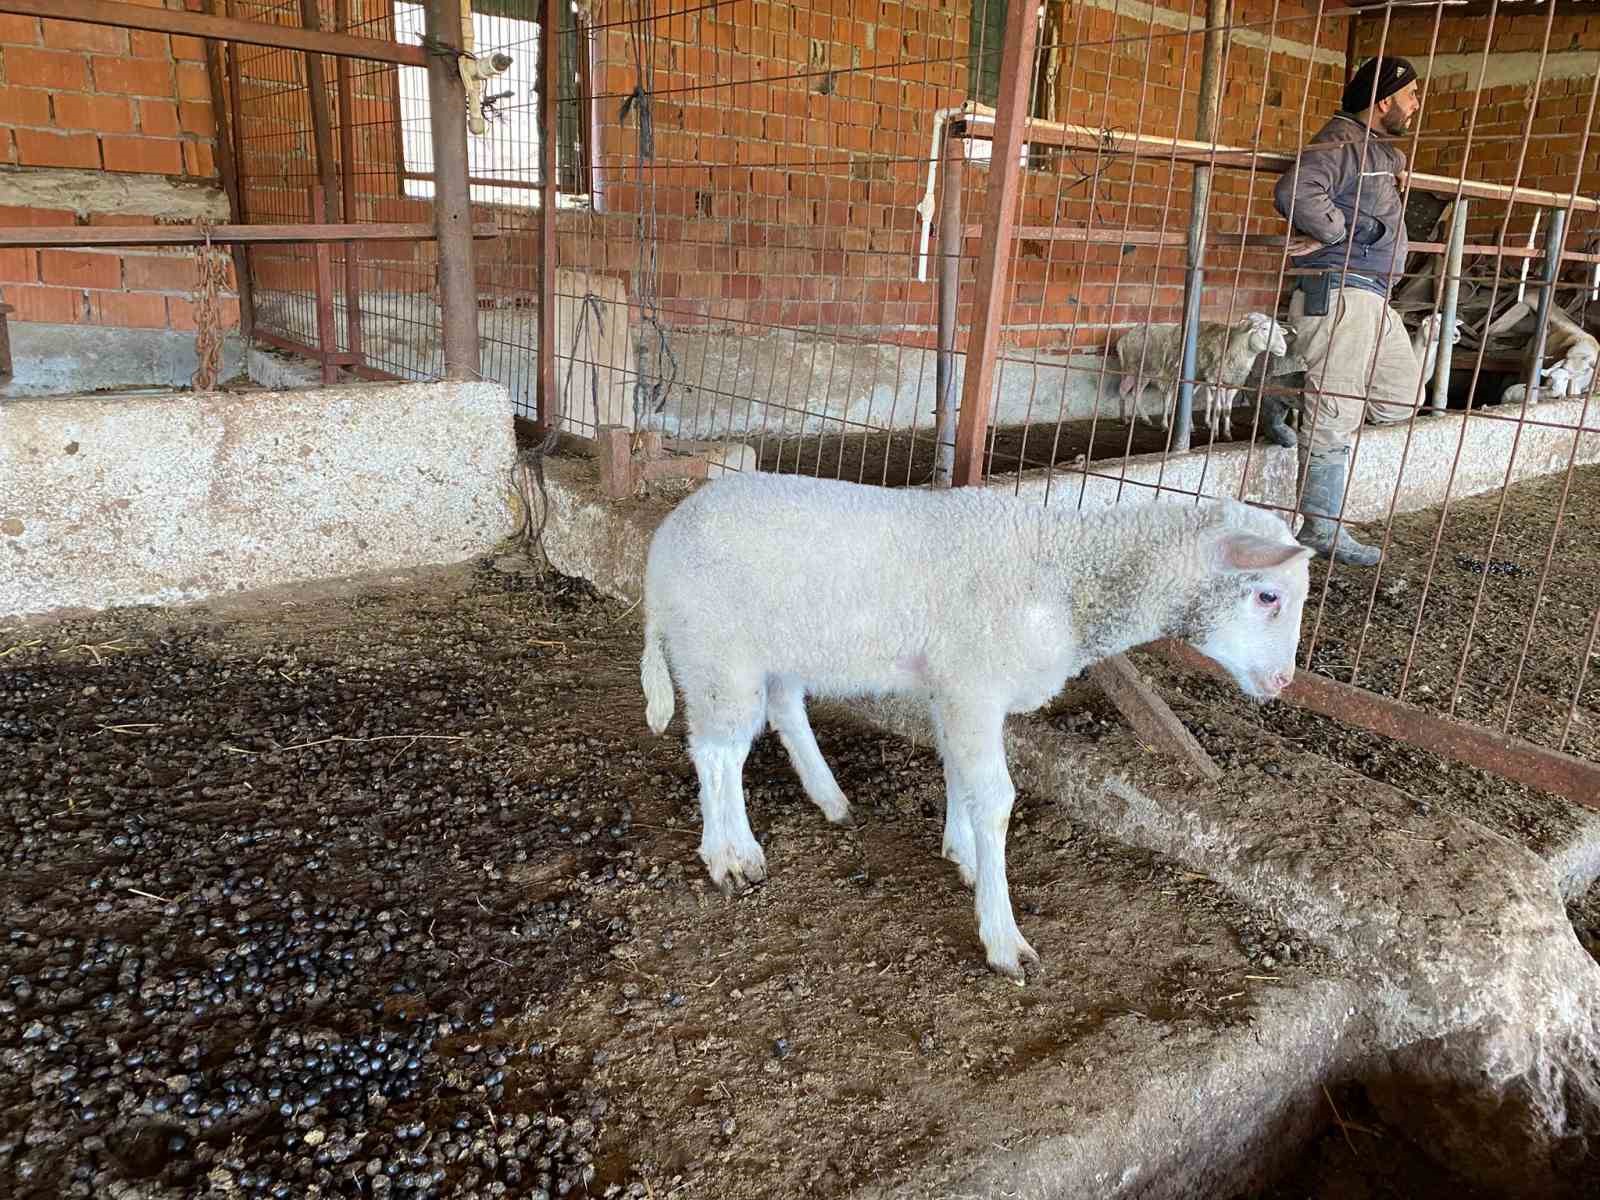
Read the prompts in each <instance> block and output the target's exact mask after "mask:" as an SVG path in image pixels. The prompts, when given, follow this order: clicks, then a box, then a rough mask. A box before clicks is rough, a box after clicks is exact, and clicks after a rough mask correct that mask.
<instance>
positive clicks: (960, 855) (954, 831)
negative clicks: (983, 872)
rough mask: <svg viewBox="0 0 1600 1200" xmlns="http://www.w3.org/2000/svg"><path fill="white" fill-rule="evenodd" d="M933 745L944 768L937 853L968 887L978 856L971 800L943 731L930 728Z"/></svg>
mask: <svg viewBox="0 0 1600 1200" xmlns="http://www.w3.org/2000/svg"><path fill="white" fill-rule="evenodd" d="M933 734H934V744H935V746H936V747H937V748H938V751H939V761H940V762H942V763H943V764H944V845H943V846H942V847H941V848H940V853H941V854H943V855H944V857H945V858H947V859H949V860H950V861H951V862H953V863H955V865H956V870H957V871H959V872H960V874H961V882H962V883H964V884H966V885H967V886H968V887H972V886H973V885H974V884H975V883H976V882H977V878H978V852H977V850H976V849H975V848H974V846H973V841H972V807H971V796H970V795H969V794H968V792H967V789H966V781H965V780H964V779H963V778H962V776H961V774H960V773H959V772H958V771H957V770H956V769H955V766H954V763H953V760H952V758H951V756H950V753H949V751H948V749H947V748H946V746H945V739H944V728H943V726H941V725H940V724H939V722H938V721H935V722H934V724H933Z"/></svg>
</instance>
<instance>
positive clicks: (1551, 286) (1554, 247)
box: [1526, 208, 1567, 402]
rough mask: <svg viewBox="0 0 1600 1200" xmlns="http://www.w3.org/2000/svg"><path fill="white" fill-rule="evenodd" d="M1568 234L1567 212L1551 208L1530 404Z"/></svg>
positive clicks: (1533, 349) (1529, 381)
mask: <svg viewBox="0 0 1600 1200" xmlns="http://www.w3.org/2000/svg"><path fill="white" fill-rule="evenodd" d="M1566 234H1567V210H1566V209H1564V208H1552V209H1551V210H1550V224H1548V225H1546V226H1545V231H1544V278H1543V279H1542V280H1540V281H1539V315H1538V317H1537V319H1536V320H1535V321H1534V325H1533V342H1532V343H1531V345H1530V347H1529V349H1530V351H1531V355H1530V357H1529V360H1528V378H1527V380H1526V383H1527V387H1528V400H1529V401H1530V402H1531V401H1532V400H1533V397H1534V391H1533V389H1534V388H1536V387H1538V386H1539V366H1540V364H1541V363H1542V362H1543V361H1544V340H1545V335H1546V334H1548V333H1549V332H1550V308H1551V306H1552V305H1554V304H1555V296H1556V276H1557V275H1559V274H1560V273H1561V246H1562V242H1563V241H1565V239H1566Z"/></svg>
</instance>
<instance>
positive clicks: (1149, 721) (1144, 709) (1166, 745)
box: [1089, 654, 1222, 783]
mask: <svg viewBox="0 0 1600 1200" xmlns="http://www.w3.org/2000/svg"><path fill="white" fill-rule="evenodd" d="M1089 678H1090V679H1092V680H1094V682H1095V683H1096V684H1098V685H1099V687H1100V690H1101V691H1103V692H1105V694H1106V696H1107V697H1108V698H1109V699H1110V701H1111V703H1112V704H1114V705H1116V706H1117V711H1118V712H1119V713H1121V714H1122V715H1123V717H1125V718H1126V719H1127V722H1128V724H1129V725H1132V726H1133V731H1134V732H1135V733H1137V734H1138V735H1139V737H1140V738H1142V739H1143V740H1144V741H1145V742H1146V743H1147V744H1148V745H1150V746H1151V747H1153V748H1154V749H1156V750H1159V751H1161V752H1162V753H1164V754H1166V755H1168V756H1169V757H1172V758H1176V759H1177V760H1178V761H1179V762H1180V763H1182V764H1183V765H1184V766H1185V767H1187V768H1188V769H1189V770H1190V771H1191V772H1193V773H1194V774H1196V775H1198V776H1200V778H1202V779H1206V780H1210V781H1211V782H1212V783H1215V782H1216V781H1217V780H1219V779H1221V778H1222V768H1221V767H1219V766H1217V764H1216V763H1215V762H1214V761H1212V758H1211V756H1210V755H1209V754H1207V753H1206V751H1205V747H1204V746H1202V745H1201V744H1200V743H1199V742H1197V741H1195V738H1194V734H1192V733H1190V732H1189V730H1188V729H1187V728H1186V727H1185V726H1184V723H1183V722H1182V721H1180V720H1179V719H1178V714H1177V713H1175V712H1173V711H1172V709H1171V708H1170V707H1168V705H1167V702H1166V701H1165V700H1163V699H1162V698H1161V696H1160V694H1159V693H1158V692H1157V691H1156V690H1155V688H1153V687H1152V686H1151V685H1150V681H1149V680H1147V679H1146V678H1145V677H1144V676H1143V675H1141V674H1139V671H1138V668H1136V667H1135V666H1134V665H1133V664H1132V663H1131V662H1129V661H1128V659H1127V656H1126V655H1123V654H1113V655H1112V656H1111V657H1110V658H1105V659H1101V660H1100V661H1099V662H1097V663H1095V664H1094V665H1093V666H1092V667H1090V668H1089Z"/></svg>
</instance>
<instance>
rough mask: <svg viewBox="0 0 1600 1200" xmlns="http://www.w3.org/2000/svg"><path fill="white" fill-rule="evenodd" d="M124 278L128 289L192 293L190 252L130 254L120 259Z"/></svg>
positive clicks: (193, 272) (193, 285)
mask: <svg viewBox="0 0 1600 1200" xmlns="http://www.w3.org/2000/svg"><path fill="white" fill-rule="evenodd" d="M123 279H124V280H126V285H125V286H126V287H127V288H128V290H129V291H131V292H192V291H194V287H195V263H194V255H192V254H183V255H175V254H162V255H153V254H152V255H133V254H130V255H129V256H128V257H127V258H126V259H124V260H123Z"/></svg>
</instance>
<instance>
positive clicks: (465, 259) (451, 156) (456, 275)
mask: <svg viewBox="0 0 1600 1200" xmlns="http://www.w3.org/2000/svg"><path fill="white" fill-rule="evenodd" d="M427 34H428V39H429V44H430V50H429V54H428V112H429V115H430V117H431V124H432V130H433V224H434V228H435V230H436V231H437V233H438V256H439V263H438V270H439V308H440V310H441V313H442V316H443V325H444V378H446V379H476V378H477V377H478V280H477V273H476V267H475V265H474V261H473V253H472V205H471V194H470V192H469V189H468V183H467V90H466V87H465V86H464V85H463V84H462V82H461V71H460V68H459V67H458V66H457V61H458V58H459V54H460V51H461V2H460V0H428V5H427Z"/></svg>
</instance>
